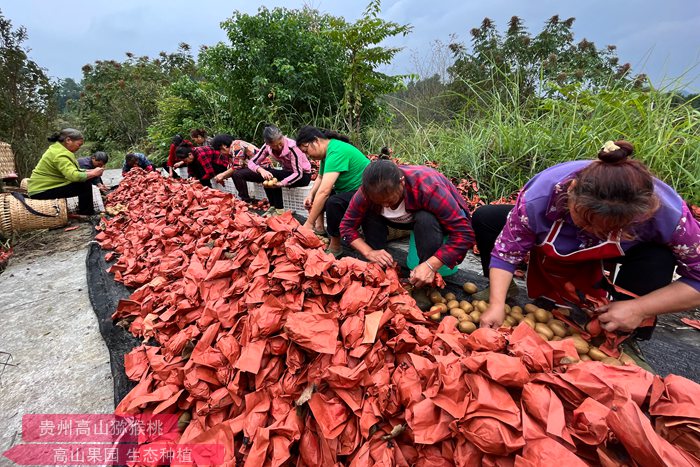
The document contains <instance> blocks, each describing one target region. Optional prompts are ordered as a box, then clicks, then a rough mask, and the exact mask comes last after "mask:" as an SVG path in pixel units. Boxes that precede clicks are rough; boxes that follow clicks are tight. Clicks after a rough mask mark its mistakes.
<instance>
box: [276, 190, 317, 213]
mask: <svg viewBox="0 0 700 467" xmlns="http://www.w3.org/2000/svg"><path fill="white" fill-rule="evenodd" d="M310 192H311V185H308V186H300V187H297V188H282V200H283V201H284V208H285V209H291V210H292V211H294V212H299V213H305V212H306V208H305V207H304V199H306V197H307V196H309V193H310Z"/></svg>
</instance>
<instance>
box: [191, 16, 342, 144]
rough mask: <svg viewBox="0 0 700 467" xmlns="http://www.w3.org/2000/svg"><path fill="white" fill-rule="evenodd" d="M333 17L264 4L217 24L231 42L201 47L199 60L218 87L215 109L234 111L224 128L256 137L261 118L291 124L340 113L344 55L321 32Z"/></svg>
mask: <svg viewBox="0 0 700 467" xmlns="http://www.w3.org/2000/svg"><path fill="white" fill-rule="evenodd" d="M331 20H332V18H331V17H330V16H329V15H322V14H320V13H319V12H318V11H317V10H314V9H311V8H303V9H300V10H290V9H287V8H275V9H273V10H269V9H267V8H264V7H261V8H260V9H259V10H258V13H257V14H256V15H248V14H244V13H241V12H238V11H236V12H234V14H233V16H232V17H231V18H229V19H227V20H226V21H224V22H222V23H221V27H222V28H223V29H224V31H225V32H226V34H227V36H228V39H229V43H228V44H224V43H219V44H216V45H215V46H213V47H209V48H206V49H204V50H203V51H202V52H201V53H200V56H199V63H200V64H201V70H200V71H201V76H202V77H203V79H204V80H205V81H207V82H209V83H211V84H212V85H213V86H214V87H215V89H217V90H218V91H219V93H220V96H218V97H217V98H218V100H219V102H218V104H219V106H221V107H223V109H222V110H221V111H220V112H221V113H223V114H228V115H230V116H231V121H230V122H228V130H230V131H231V132H233V133H234V134H236V135H240V136H241V137H244V138H253V137H254V136H255V134H256V131H259V130H260V127H261V126H262V124H264V123H265V122H276V123H278V124H280V125H282V126H284V127H286V128H288V129H293V128H296V127H297V126H299V125H300V124H302V123H308V122H310V121H313V120H315V119H317V118H318V117H321V116H328V115H335V114H336V113H337V112H338V108H339V103H340V100H341V99H342V96H343V85H342V83H343V82H344V75H343V72H344V70H345V59H344V55H343V49H342V47H341V46H340V44H338V43H336V42H334V41H333V39H332V38H331V37H330V36H329V35H328V34H324V33H325V32H328V31H329V30H330V29H331V28H332V26H331ZM205 87H206V86H205Z"/></svg>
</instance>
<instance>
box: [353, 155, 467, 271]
mask: <svg viewBox="0 0 700 467" xmlns="http://www.w3.org/2000/svg"><path fill="white" fill-rule="evenodd" d="M399 168H400V169H401V171H402V172H403V174H404V180H405V183H406V188H405V192H404V199H405V201H406V211H408V212H416V211H428V212H430V213H431V214H433V215H434V216H435V217H436V218H437V220H438V222H440V226H441V227H442V231H443V232H444V233H445V234H446V235H447V236H448V239H447V243H445V244H444V245H442V247H440V249H439V250H438V251H436V252H435V257H436V258H438V259H439V260H440V261H442V263H443V264H445V265H446V266H447V267H450V268H452V267H454V266H456V265H457V264H459V263H461V262H462V261H463V260H464V257H465V256H466V255H467V251H468V250H469V248H471V247H472V246H474V231H473V230H472V223H471V218H470V217H469V214H468V210H467V202H466V200H465V199H464V198H463V197H462V195H460V194H459V192H458V191H457V188H455V186H454V185H453V184H452V182H450V181H449V180H448V179H447V178H446V177H445V176H444V175H442V174H441V173H440V172H438V171H437V170H434V169H431V168H429V167H424V166H420V165H401V166H399ZM369 209H373V210H376V211H377V212H381V206H379V205H376V204H373V203H372V202H371V201H370V200H369V199H368V198H367V197H365V195H364V193H363V191H362V188H360V189H359V190H357V193H355V196H353V197H352V200H351V201H350V206H348V209H347V211H345V217H343V221H342V222H341V224H340V235H341V236H342V238H343V240H345V241H346V242H348V243H352V242H354V241H355V240H357V239H358V238H360V234H359V232H358V229H359V228H360V225H361V224H362V220H363V219H364V217H365V214H366V213H367V210H369Z"/></svg>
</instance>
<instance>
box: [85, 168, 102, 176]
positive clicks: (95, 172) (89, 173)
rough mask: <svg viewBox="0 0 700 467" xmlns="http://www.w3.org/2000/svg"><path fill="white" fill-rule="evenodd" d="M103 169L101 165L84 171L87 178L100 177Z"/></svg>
mask: <svg viewBox="0 0 700 467" xmlns="http://www.w3.org/2000/svg"><path fill="white" fill-rule="evenodd" d="M104 171H105V169H103V168H102V167H95V168H94V169H90V170H88V171H87V172H86V173H87V178H96V177H101V176H102V174H103V173H104Z"/></svg>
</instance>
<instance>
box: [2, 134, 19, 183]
mask: <svg viewBox="0 0 700 467" xmlns="http://www.w3.org/2000/svg"><path fill="white" fill-rule="evenodd" d="M0 178H2V179H3V180H5V179H16V178H17V170H16V168H15V155H14V153H13V152H12V146H10V145H9V144H8V143H5V142H3V141H0Z"/></svg>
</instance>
